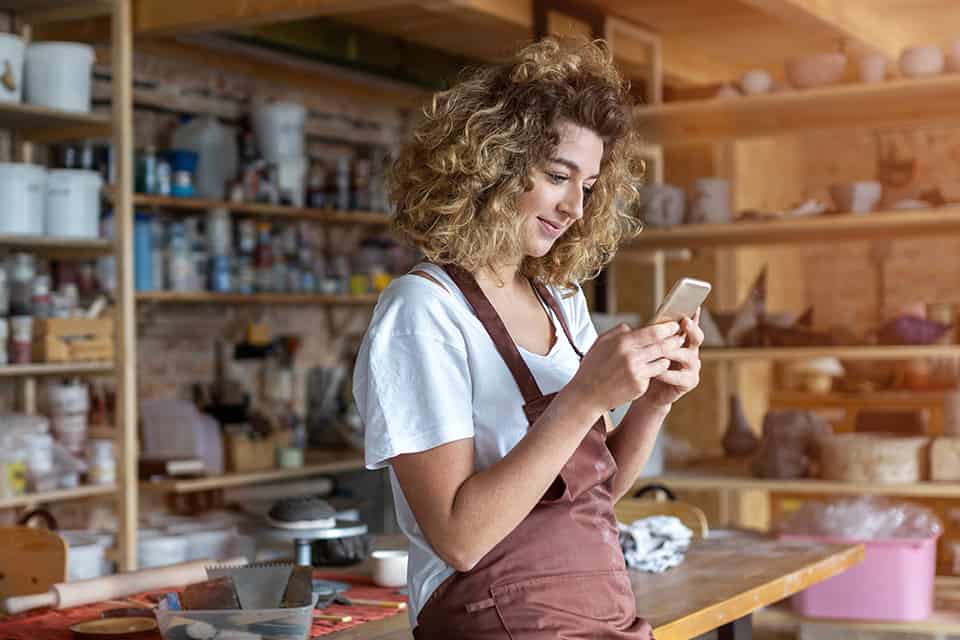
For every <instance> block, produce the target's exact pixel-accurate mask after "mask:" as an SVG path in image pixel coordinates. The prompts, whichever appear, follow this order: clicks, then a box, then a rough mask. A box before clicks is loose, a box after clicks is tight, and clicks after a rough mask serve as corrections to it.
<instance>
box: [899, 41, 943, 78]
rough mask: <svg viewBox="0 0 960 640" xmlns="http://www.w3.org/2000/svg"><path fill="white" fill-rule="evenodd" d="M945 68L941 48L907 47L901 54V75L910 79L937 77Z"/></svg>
mask: <svg viewBox="0 0 960 640" xmlns="http://www.w3.org/2000/svg"><path fill="white" fill-rule="evenodd" d="M943 66H944V59H943V50H942V49H940V47H934V46H922V47H907V48H906V49H904V50H903V52H902V53H901V54H900V73H902V74H903V75H905V76H907V77H908V78H917V77H921V76H933V75H936V74H938V73H940V72H941V71H943Z"/></svg>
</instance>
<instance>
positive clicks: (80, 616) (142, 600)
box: [0, 571, 407, 640]
mask: <svg viewBox="0 0 960 640" xmlns="http://www.w3.org/2000/svg"><path fill="white" fill-rule="evenodd" d="M313 575H314V577H315V578H319V579H323V580H336V581H338V582H346V583H348V584H349V585H350V590H349V591H347V592H346V593H345V594H344V595H345V596H346V597H347V598H359V599H362V600H390V601H396V602H400V601H402V602H406V601H407V596H405V595H399V594H398V593H397V590H396V589H395V588H392V587H378V586H376V585H374V584H373V583H372V582H371V581H370V578H368V577H365V576H363V577H354V576H346V575H343V574H342V573H335V572H323V571H314V573H313ZM170 591H177V589H164V590H162V591H153V592H149V593H141V594H138V595H135V596H130V597H127V598H123V599H122V600H109V601H107V602H97V603H95V604H88V605H84V606H82V607H73V608H70V609H63V610H60V611H51V610H49V609H47V610H43V611H33V612H28V613H23V614H20V615H17V616H11V617H9V618H4V619H2V620H0V640H74V638H73V633H72V632H71V631H70V626H71V625H74V624H77V623H78V622H83V621H84V620H92V619H95V618H99V617H100V615H101V614H102V613H103V612H104V611H107V610H109V609H118V608H124V607H131V606H134V605H133V603H134V602H136V603H138V604H139V605H141V606H144V607H152V606H153V602H152V601H151V600H150V598H149V596H151V595H162V594H164V593H169V592H170ZM314 614H322V615H342V616H351V617H352V618H353V620H351V621H350V622H330V621H327V620H314V621H313V627H312V628H311V629H310V637H311V638H319V637H321V636H325V635H329V634H331V633H334V632H336V631H343V630H344V629H350V628H351V627H355V626H357V625H360V624H363V623H364V622H372V621H374V620H382V619H383V618H388V617H390V616H394V615H404V616H405V615H407V611H406V609H402V610H401V609H386V608H384V607H375V606H368V605H350V606H346V605H341V604H331V605H330V606H328V607H327V608H325V609H322V610H315V611H314ZM155 638H156V640H160V638H161V636H160V632H159V631H158V632H157V633H156V635H155ZM144 640H146V637H145V639H144Z"/></svg>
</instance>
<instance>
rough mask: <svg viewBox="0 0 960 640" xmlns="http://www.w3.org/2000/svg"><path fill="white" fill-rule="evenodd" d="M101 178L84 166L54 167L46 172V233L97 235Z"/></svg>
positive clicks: (93, 236) (98, 229)
mask: <svg viewBox="0 0 960 640" xmlns="http://www.w3.org/2000/svg"><path fill="white" fill-rule="evenodd" d="M102 186H103V178H101V177H100V174H99V173H97V172H96V171H88V170H86V169H55V170H52V171H50V173H49V174H48V175H47V203H46V208H47V215H46V231H47V235H51V236H62V237H70V238H97V237H99V235H100V188H101V187H102Z"/></svg>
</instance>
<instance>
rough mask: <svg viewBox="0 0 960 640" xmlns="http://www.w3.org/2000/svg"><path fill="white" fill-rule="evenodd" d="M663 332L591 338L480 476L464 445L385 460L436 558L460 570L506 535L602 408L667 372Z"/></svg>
mask: <svg viewBox="0 0 960 640" xmlns="http://www.w3.org/2000/svg"><path fill="white" fill-rule="evenodd" d="M671 325H672V326H671ZM671 325H658V326H656V327H647V328H643V329H638V330H630V329H629V328H628V327H626V326H623V325H621V326H620V327H616V328H614V329H611V330H610V331H608V332H606V333H605V334H603V335H602V336H600V337H599V338H597V341H596V342H595V343H594V345H593V346H592V347H591V349H590V351H589V352H588V353H587V355H586V357H584V359H583V362H582V363H581V366H580V369H579V370H578V371H577V374H576V375H575V376H574V378H573V380H571V381H570V383H569V384H568V385H567V386H566V387H564V388H563V389H562V390H561V391H560V392H559V393H558V394H557V395H556V396H555V397H554V399H553V401H552V402H551V403H550V405H549V406H548V407H547V409H546V411H544V413H543V414H542V415H541V416H540V418H539V419H538V420H537V421H536V422H535V423H534V424H533V425H532V426H531V428H530V429H529V430H528V431H527V434H526V435H525V436H524V437H523V439H522V440H521V441H520V442H519V443H518V444H517V446H515V447H514V448H513V449H512V450H511V451H510V452H509V453H508V454H507V455H506V456H504V457H503V458H502V459H501V460H499V461H497V462H496V463H494V464H493V465H491V466H490V467H488V468H487V469H484V470H483V471H479V472H478V471H476V469H475V467H474V450H473V439H472V438H467V439H462V440H457V441H454V442H450V443H447V444H444V445H441V446H439V447H435V448H433V449H429V450H427V451H422V452H419V453H413V454H403V455H399V456H395V457H393V458H391V460H390V464H391V465H392V467H393V470H394V473H395V474H396V475H397V479H398V480H399V481H400V487H401V488H402V489H403V495H404V497H405V498H406V500H407V503H408V504H409V505H410V509H411V510H412V511H413V515H414V517H415V518H416V520H417V524H418V525H419V526H420V529H421V530H422V531H423V533H424V536H425V537H426V539H427V541H428V542H429V543H430V545H431V546H432V547H433V549H434V551H435V552H436V553H437V555H439V556H440V557H441V558H443V559H444V561H446V562H447V563H448V564H450V565H451V566H452V567H453V568H454V569H456V570H458V571H467V570H469V569H470V568H471V567H473V566H474V565H476V563H477V562H479V561H480V559H481V558H482V557H483V556H485V555H486V554H487V553H488V552H489V551H490V550H491V549H492V548H493V547H494V546H495V545H496V544H497V543H499V542H500V541H501V540H503V539H504V538H505V537H506V536H507V535H508V534H509V533H510V532H511V531H513V530H514V528H516V526H517V525H518V524H520V522H521V521H522V520H523V519H524V518H525V517H526V516H527V514H528V513H530V511H531V510H532V509H533V507H534V506H535V505H536V504H537V502H539V500H540V499H541V498H542V497H543V494H544V493H546V491H547V489H549V488H550V485H551V484H552V483H553V481H554V479H556V477H557V475H558V474H559V473H560V470H561V469H562V468H563V465H564V464H566V462H567V460H569V459H570V457H571V456H572V455H573V453H574V451H576V449H577V447H578V446H579V445H580V442H581V441H582V440H583V438H584V436H586V434H587V432H588V431H589V429H590V428H591V426H592V425H593V424H594V423H595V422H596V421H597V419H598V418H599V417H600V416H601V415H602V414H603V413H604V411H605V410H606V409H605V408H606V407H613V406H617V405H619V404H623V403H624V402H628V401H630V400H632V399H634V398H637V397H639V396H641V395H643V393H644V392H645V391H646V389H647V386H648V385H649V384H650V382H651V380H652V379H654V378H655V377H656V376H658V375H661V374H663V373H664V372H666V371H667V368H668V367H669V364H670V361H669V360H667V359H665V358H663V357H662V355H663V353H665V352H667V351H672V350H674V349H676V348H677V347H678V346H680V344H682V340H681V339H678V338H676V337H671V336H673V335H674V334H675V333H676V331H677V330H678V328H679V326H678V325H677V324H676V323H671ZM678 340H679V341H678Z"/></svg>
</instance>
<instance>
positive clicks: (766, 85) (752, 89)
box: [740, 69, 773, 96]
mask: <svg viewBox="0 0 960 640" xmlns="http://www.w3.org/2000/svg"><path fill="white" fill-rule="evenodd" d="M772 86H773V78H772V77H770V74H769V73H767V72H766V71H764V70H763V69H752V70H750V71H747V72H746V73H745V74H743V75H742V76H741V77H740V88H741V89H742V90H743V92H744V93H745V94H747V95H748V96H756V95H760V94H763V93H769V92H770V88H771V87H772Z"/></svg>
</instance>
